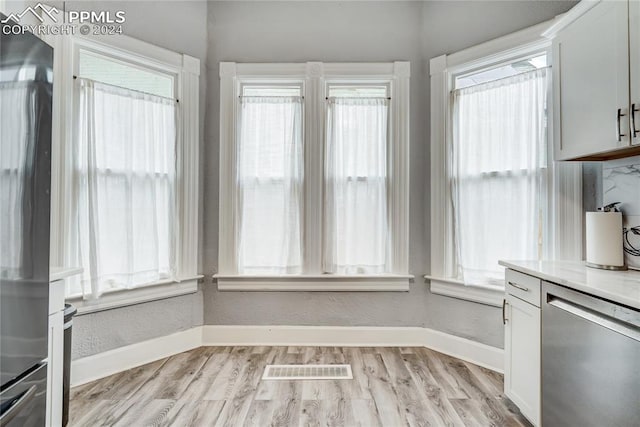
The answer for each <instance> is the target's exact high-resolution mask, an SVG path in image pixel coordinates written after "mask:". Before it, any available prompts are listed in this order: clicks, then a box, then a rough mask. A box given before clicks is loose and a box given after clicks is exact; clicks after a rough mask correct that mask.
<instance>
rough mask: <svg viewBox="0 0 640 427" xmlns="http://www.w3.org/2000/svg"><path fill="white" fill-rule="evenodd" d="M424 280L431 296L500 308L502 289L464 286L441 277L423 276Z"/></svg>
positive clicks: (502, 296) (502, 297)
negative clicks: (442, 296) (429, 287)
mask: <svg viewBox="0 0 640 427" xmlns="http://www.w3.org/2000/svg"><path fill="white" fill-rule="evenodd" d="M424 278H425V279H427V280H429V281H430V282H431V285H430V286H431V293H432V294H437V295H444V296H447V297H451V298H458V299H462V300H465V301H471V302H477V303H479V304H485V305H490V306H493V307H502V300H503V299H504V289H498V288H492V287H489V286H487V287H485V286H475V285H465V284H464V283H463V282H460V281H458V280H455V279H443V278H441V277H433V276H424Z"/></svg>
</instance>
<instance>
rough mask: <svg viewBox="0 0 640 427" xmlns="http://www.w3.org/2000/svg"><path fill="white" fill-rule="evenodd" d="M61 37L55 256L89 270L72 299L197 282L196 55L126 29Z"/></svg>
mask: <svg viewBox="0 0 640 427" xmlns="http://www.w3.org/2000/svg"><path fill="white" fill-rule="evenodd" d="M58 39H59V40H57V41H56V42H57V43H58V44H59V46H57V49H56V51H55V52H56V54H57V55H59V57H60V62H58V63H59V66H58V67H59V68H60V69H59V70H58V71H57V72H58V74H57V75H60V76H62V78H61V79H60V81H61V84H60V85H58V89H57V90H59V91H60V92H61V93H64V94H65V96H58V97H57V99H66V100H67V102H60V103H59V104H58V105H56V106H55V107H54V116H55V114H56V113H55V111H56V109H57V110H58V111H59V113H58V114H61V117H62V120H60V123H62V124H58V125H57V128H56V129H54V147H55V146H56V145H58V146H59V147H60V148H59V149H58V150H56V151H57V152H58V153H60V154H59V156H58V157H55V156H54V158H53V169H54V173H53V179H52V183H53V193H54V194H53V195H52V201H53V205H52V225H53V227H52V229H53V230H54V233H53V239H52V241H53V247H55V248H57V249H56V250H54V251H53V253H52V257H53V258H52V263H53V264H54V265H66V266H81V267H82V268H83V270H84V271H83V274H82V275H81V276H77V277H75V278H71V279H70V280H67V281H66V283H67V290H66V291H67V298H71V299H74V304H76V305H78V306H79V310H80V311H94V310H99V309H102V308H110V307H114V306H118V305H126V304H130V303H136V302H140V301H144V300H149V299H155V298H158V297H165V296H170V295H178V294H181V293H186V292H193V291H195V290H196V289H197V278H198V276H197V270H196V268H197V267H196V265H195V262H196V261H195V260H196V259H197V252H196V251H197V246H196V245H197V243H195V242H197V229H196V227H195V226H192V225H191V224H197V206H195V200H197V174H198V172H197V146H198V136H197V135H198V134H197V127H198V125H197V120H193V119H192V118H193V117H198V113H197V104H198V99H197V98H198V97H197V86H198V85H197V81H198V69H199V64H198V61H197V60H195V59H194V58H190V57H187V56H185V55H181V54H177V53H173V52H168V51H165V50H164V49H160V48H157V47H155V46H151V45H148V44H146V43H143V42H140V41H137V40H134V39H131V38H128V37H125V36H109V38H108V39H109V44H106V43H104V42H103V40H102V39H100V41H98V40H97V39H94V38H89V37H68V38H62V37H59V38H58ZM67 59H68V61H67V62H64V61H63V60H67ZM194 83H195V84H194ZM54 90H55V88H54ZM178 94H181V99H179V100H178V99H177V95H178ZM69 101H71V102H69ZM54 122H55V119H54ZM194 193H195V194H194ZM190 203H194V205H193V206H191V204H190ZM190 257H193V258H194V260H193V261H192V260H189V259H188V258H190Z"/></svg>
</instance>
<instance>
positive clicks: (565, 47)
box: [553, 0, 635, 160]
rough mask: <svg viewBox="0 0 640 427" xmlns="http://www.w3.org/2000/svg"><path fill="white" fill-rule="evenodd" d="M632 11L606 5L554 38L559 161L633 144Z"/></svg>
mask: <svg viewBox="0 0 640 427" xmlns="http://www.w3.org/2000/svg"><path fill="white" fill-rule="evenodd" d="M634 1H635V0H634ZM628 7H629V4H628V2H626V1H603V2H601V3H599V4H598V5H596V6H594V7H593V8H592V9H590V10H589V11H587V12H586V13H585V14H584V15H582V16H581V17H579V18H578V19H577V20H576V21H575V22H573V23H572V24H570V25H569V26H568V27H567V28H565V29H564V30H562V31H561V32H560V33H559V34H558V35H557V37H556V38H555V39H554V42H553V58H554V63H553V70H554V83H553V84H554V85H555V90H554V95H555V99H554V101H555V103H554V107H555V108H554V111H555V117H554V124H556V125H555V135H554V139H555V154H556V160H566V159H573V158H578V157H583V156H588V155H592V154H598V153H604V152H609V151H614V150H616V149H618V148H624V147H628V146H629V144H630V138H629V49H628V46H629V24H628V17H629V12H628ZM618 113H619V114H618ZM618 123H619V126H618Z"/></svg>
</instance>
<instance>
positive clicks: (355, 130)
mask: <svg viewBox="0 0 640 427" xmlns="http://www.w3.org/2000/svg"><path fill="white" fill-rule="evenodd" d="M388 103H389V101H388V100H387V99H385V98H330V99H329V100H328V114H327V137H326V139H327V143H326V148H325V149H326V154H325V195H324V197H325V204H324V214H325V217H324V221H325V223H324V228H325V229H324V259H323V264H324V271H325V272H327V273H335V274H375V273H384V272H387V270H388V268H387V266H388V247H389V229H388V224H387V222H388V221H387V216H388V213H387V127H388V110H389V108H388Z"/></svg>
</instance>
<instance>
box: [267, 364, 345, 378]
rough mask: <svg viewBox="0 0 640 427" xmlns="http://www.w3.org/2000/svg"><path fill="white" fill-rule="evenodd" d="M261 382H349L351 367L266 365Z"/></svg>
mask: <svg viewBox="0 0 640 427" xmlns="http://www.w3.org/2000/svg"><path fill="white" fill-rule="evenodd" d="M262 379H263V380H351V379H353V374H352V373H351V365H267V367H266V369H265V370H264V375H263V376H262Z"/></svg>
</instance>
